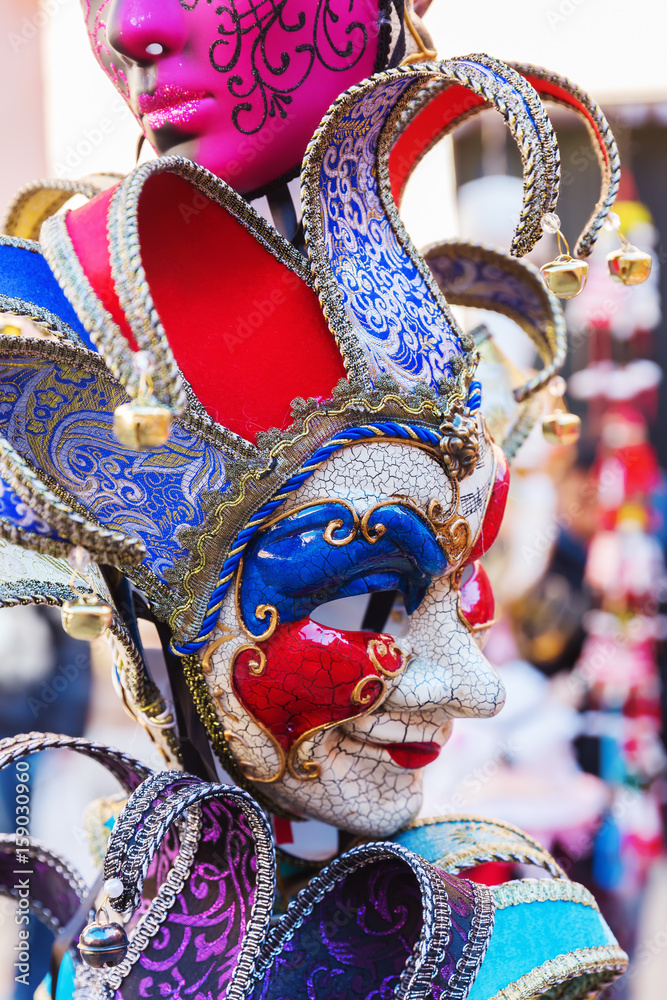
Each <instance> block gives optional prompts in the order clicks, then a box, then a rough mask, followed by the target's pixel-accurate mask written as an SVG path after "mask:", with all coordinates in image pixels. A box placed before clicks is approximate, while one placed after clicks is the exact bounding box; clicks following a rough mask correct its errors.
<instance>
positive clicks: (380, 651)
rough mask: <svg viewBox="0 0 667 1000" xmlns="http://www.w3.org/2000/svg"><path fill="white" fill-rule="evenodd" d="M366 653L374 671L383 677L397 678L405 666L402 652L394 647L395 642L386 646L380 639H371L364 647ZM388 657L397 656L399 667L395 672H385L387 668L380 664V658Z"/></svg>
mask: <svg viewBox="0 0 667 1000" xmlns="http://www.w3.org/2000/svg"><path fill="white" fill-rule="evenodd" d="M366 652H367V653H368V658H369V660H370V661H371V663H372V664H373V666H374V667H375V669H376V670H377V671H378V673H380V674H382V675H383V676H384V677H390V678H392V679H393V678H394V677H398V676H399V675H400V674H402V673H403V671H404V670H405V668H406V666H407V660H406V659H405V657H404V656H403V651H402V650H401V649H400V648H399V647H398V646H397V645H396V643H395V642H392V643H390V644H389V645H388V644H387V643H386V642H384V640H382V639H371V640H370V642H369V643H368V646H367V647H366ZM389 655H394V656H396V655H398V657H399V658H400V661H401V662H400V666H398V667H397V668H396V670H387V668H386V667H384V666H383V665H382V664H381V663H380V657H381V656H389Z"/></svg>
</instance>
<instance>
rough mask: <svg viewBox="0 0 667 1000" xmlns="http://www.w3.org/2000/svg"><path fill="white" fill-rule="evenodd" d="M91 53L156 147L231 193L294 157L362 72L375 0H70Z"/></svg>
mask: <svg viewBox="0 0 667 1000" xmlns="http://www.w3.org/2000/svg"><path fill="white" fill-rule="evenodd" d="M82 4H83V6H84V10H85V13H86V18H87V24H88V35H89V38H90V42H91V45H92V47H93V50H94V52H95V54H96V56H97V58H98V60H99V62H100V63H101V64H102V66H103V68H104V70H105V72H106V73H107V74H108V75H109V76H110V77H111V79H112V80H113V82H114V84H115V85H116V87H117V88H118V89H119V90H120V92H121V93H122V94H123V96H124V97H125V99H126V100H127V101H128V103H129V105H130V107H131V108H132V111H133V112H134V114H135V115H136V116H137V118H138V120H139V122H140V124H141V127H142V129H143V131H144V133H145V135H146V137H147V139H148V140H149V142H150V143H151V145H152V146H153V147H154V149H155V150H156V152H157V153H158V154H159V155H161V156H165V155H168V154H170V153H180V154H182V155H184V156H188V157H190V159H193V160H195V161H196V162H197V163H200V164H201V165H202V166H204V167H206V168H208V169H209V170H211V171H213V173H215V174H217V175H218V176H219V177H222V178H223V180H225V181H227V182H228V183H229V184H231V185H232V186H233V187H235V188H236V189H237V190H238V191H241V192H249V191H253V190H255V189H257V188H259V187H262V186H264V185H265V184H267V183H269V182H270V181H272V180H275V179H276V178H278V177H280V176H282V175H283V174H284V173H286V172H287V171H288V170H290V169H291V168H293V167H295V166H296V165H297V164H298V163H299V162H300V161H301V159H302V157H303V154H304V152H305V149H306V146H307V144H308V141H309V140H310V138H311V136H312V134H313V132H314V131H315V128H316V127H317V125H318V124H319V121H320V119H321V118H322V116H323V114H324V113H325V111H326V110H327V108H328V107H329V105H330V104H331V103H332V102H333V101H334V100H335V99H336V97H337V96H338V95H339V94H340V93H342V92H343V91H344V90H346V89H347V88H348V87H350V86H352V85H353V84H355V83H358V82H359V81H360V80H363V79H365V77H367V76H370V75H371V74H372V73H373V72H374V70H375V68H376V61H377V57H378V49H379V46H380V36H381V32H380V27H379V24H380V18H381V12H380V0H223V2H222V3H220V4H216V3H214V2H213V3H209V2H207V0H82Z"/></svg>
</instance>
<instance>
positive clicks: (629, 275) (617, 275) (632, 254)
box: [607, 236, 653, 285]
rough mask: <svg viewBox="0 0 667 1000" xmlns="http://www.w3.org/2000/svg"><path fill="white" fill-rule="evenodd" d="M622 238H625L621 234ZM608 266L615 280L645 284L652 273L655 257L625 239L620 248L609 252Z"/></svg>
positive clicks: (631, 283)
mask: <svg viewBox="0 0 667 1000" xmlns="http://www.w3.org/2000/svg"><path fill="white" fill-rule="evenodd" d="M621 239H624V237H623V236H621ZM607 267H608V268H609V274H610V276H611V277H612V278H613V279H614V281H620V282H622V284H624V285H643V284H644V282H645V281H647V280H648V278H649V277H650V275H651V269H652V267H653V258H652V256H651V254H650V253H646V251H645V250H638V249H637V247H635V246H633V245H632V243H628V242H627V241H624V243H623V246H622V247H619V248H618V250H612V252H611V253H610V254H607Z"/></svg>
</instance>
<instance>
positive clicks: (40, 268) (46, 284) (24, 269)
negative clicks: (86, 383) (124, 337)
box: [0, 244, 96, 351]
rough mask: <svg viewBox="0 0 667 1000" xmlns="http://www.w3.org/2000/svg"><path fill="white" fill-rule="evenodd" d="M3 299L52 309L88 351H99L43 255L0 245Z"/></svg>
mask: <svg viewBox="0 0 667 1000" xmlns="http://www.w3.org/2000/svg"><path fill="white" fill-rule="evenodd" d="M0 296H6V297H7V298H9V299H22V300H23V301H24V302H29V303H32V304H33V305H36V306H39V307H40V308H42V309H48V310H49V312H52V313H54V315H56V316H58V317H59V319H61V320H62V321H63V322H64V323H67V325H68V326H71V328H72V329H73V330H74V331H75V332H76V333H78V334H79V336H80V337H81V339H82V341H83V342H84V344H85V345H86V347H89V348H90V349H91V350H92V351H95V350H96V348H95V347H94V345H93V343H92V341H91V339H90V337H89V336H88V334H87V333H86V331H85V330H84V328H83V326H82V325H81V321H80V320H79V318H78V316H77V315H76V313H75V312H74V310H73V308H72V306H71V305H70V304H69V301H68V300H67V298H66V297H65V294H64V293H63V291H62V289H61V288H60V285H59V284H58V282H57V281H56V279H55V278H54V276H53V273H52V271H51V269H50V268H49V265H48V264H47V263H46V261H45V260H44V258H43V257H42V255H41V253H38V252H36V251H33V250H27V249H25V248H24V247H18V246H13V245H11V244H0Z"/></svg>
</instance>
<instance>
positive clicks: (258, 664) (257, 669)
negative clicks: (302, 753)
mask: <svg viewBox="0 0 667 1000" xmlns="http://www.w3.org/2000/svg"><path fill="white" fill-rule="evenodd" d="M249 649H250V650H253V651H254V652H256V653H258V654H259V656H258V658H257V660H256V661H251V662H250V663H249V664H248V666H249V668H250V673H251V674H252V676H253V677H261V676H262V675H263V674H264V672H265V670H266V662H267V661H266V653H264V651H263V650H262V649H260V648H259V647H258V646H256V645H255V644H254V643H253V644H252V645H244V646H240V647H239V648H238V649H237V650H236V651H235V653H234V656H233V657H232V662H231V663H230V666H229V683H230V688H231V690H232V691H233V692H234V697H235V698H236V699H237V700H238V702H239V704H240V705H242V706H243V709H244V710H245V711H246V712H247V713H248V715H249V716H250V718H251V719H252V721H253V723H254V724H255V725H256V726H257V728H258V729H259V730H260V731H261V733H262V735H263V736H266V738H267V739H268V741H269V743H271V745H272V746H273V749H274V750H275V752H276V755H277V757H278V761H279V765H278V770H277V772H276V773H275V774H273V775H271V776H270V777H268V778H260V777H258V776H257V775H256V774H247V773H246V772H245V771H244V772H243V776H244V778H246V779H247V780H249V781H256V782H258V783H259V784H262V785H272V784H274V783H275V782H276V781H280V779H281V778H282V777H283V775H284V774H285V770H286V767H287V759H286V756H285V751H284V750H283V748H282V746H281V745H280V743H279V742H278V740H277V739H276V737H275V736H274V735H273V733H272V732H271V730H270V729H267V727H266V726H265V725H264V723H263V722H260V721H259V719H258V718H257V717H256V716H255V715H254V714H253V713H252V712H251V711H250V709H249V708H248V707H247V705H246V704H245V702H244V700H243V699H242V698H241V696H240V695H239V692H238V691H237V690H236V685H235V683H234V667H235V666H236V661H237V660H238V658H239V656H240V655H241V653H244V652H247V651H248V650H249ZM224 736H225V740H226V741H227V742H229V739H228V736H227V733H225V734H224ZM236 738H237V739H239V737H238V736H237V737H236ZM241 742H243V741H241ZM243 745H244V746H245V743H244V744H243ZM246 749H250V748H249V747H247V746H246ZM247 763H248V762H247V761H246V762H245V764H246V765H247ZM238 766H239V768H241V767H242V766H243V762H241V761H239V762H238ZM250 767H251V768H252V770H253V771H255V770H257V766H256V765H255V764H251V765H250Z"/></svg>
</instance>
